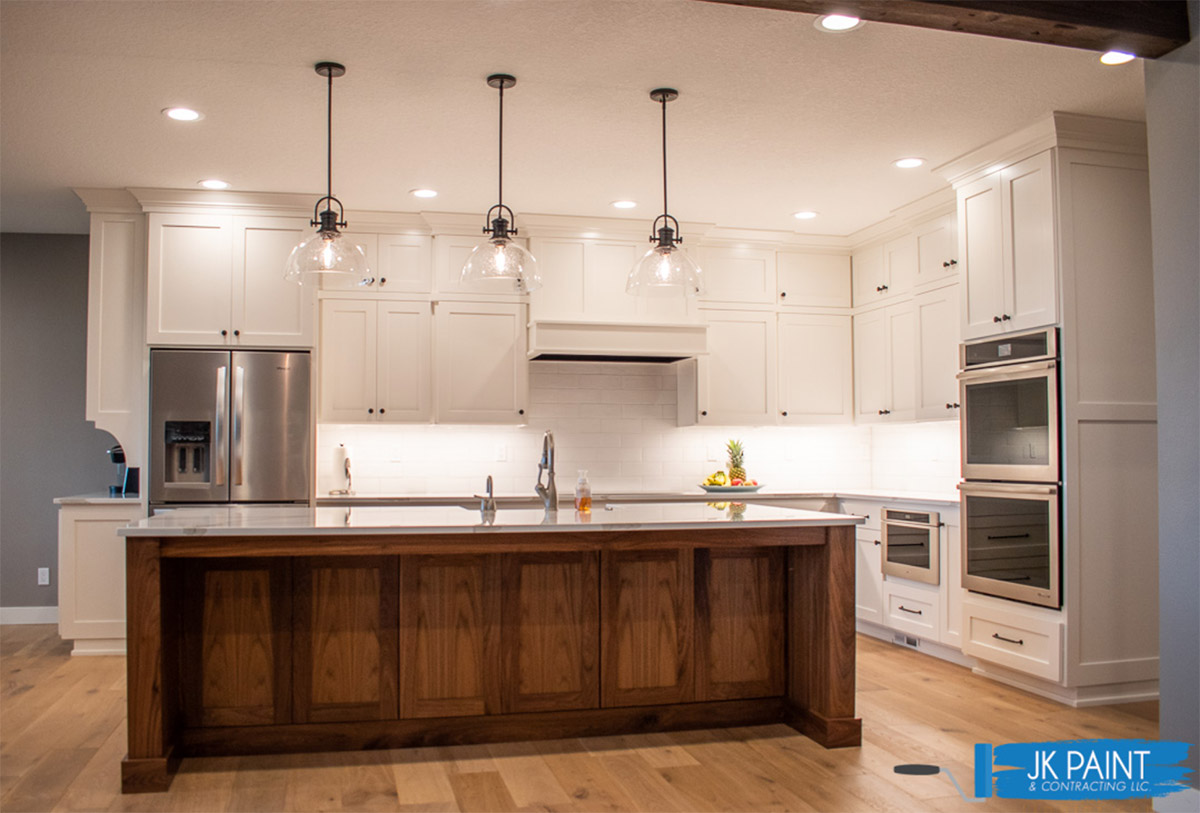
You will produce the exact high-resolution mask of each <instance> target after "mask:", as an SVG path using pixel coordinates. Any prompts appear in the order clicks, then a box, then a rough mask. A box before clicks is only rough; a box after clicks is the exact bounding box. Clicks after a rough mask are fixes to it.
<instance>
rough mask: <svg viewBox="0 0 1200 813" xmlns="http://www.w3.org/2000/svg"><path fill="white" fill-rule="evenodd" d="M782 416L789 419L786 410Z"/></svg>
mask: <svg viewBox="0 0 1200 813" xmlns="http://www.w3.org/2000/svg"><path fill="white" fill-rule="evenodd" d="M781 414H782V415H783V417H785V418H786V417H787V410H786V409H785V410H784V411H783V412H782V413H781Z"/></svg>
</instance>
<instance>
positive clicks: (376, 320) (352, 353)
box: [319, 299, 433, 423]
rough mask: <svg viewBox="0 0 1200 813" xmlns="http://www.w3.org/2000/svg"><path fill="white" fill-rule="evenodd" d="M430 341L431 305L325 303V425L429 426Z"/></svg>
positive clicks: (322, 414)
mask: <svg viewBox="0 0 1200 813" xmlns="http://www.w3.org/2000/svg"><path fill="white" fill-rule="evenodd" d="M430 338H431V327H430V305H429V302H428V301H425V300H418V301H405V300H385V299H379V300H376V299H371V300H363V299H325V300H323V301H322V303H321V359H320V364H321V393H320V413H319V414H320V417H321V420H323V421H329V422H340V423H360V422H364V421H391V422H413V423H415V422H425V421H428V420H429V419H430V417H431V415H432V386H433V385H432V374H431V352H430Z"/></svg>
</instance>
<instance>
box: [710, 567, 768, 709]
mask: <svg viewBox="0 0 1200 813" xmlns="http://www.w3.org/2000/svg"><path fill="white" fill-rule="evenodd" d="M786 563H787V558H786V555H785V551H784V550H783V549H780V548H745V549H742V550H698V551H696V700H735V699H741V698H747V697H778V696H780V695H782V694H783V693H784V686H785V676H786V675H785V671H784V577H785V575H786Z"/></svg>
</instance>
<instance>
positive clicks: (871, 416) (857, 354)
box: [854, 308, 888, 423]
mask: <svg viewBox="0 0 1200 813" xmlns="http://www.w3.org/2000/svg"><path fill="white" fill-rule="evenodd" d="M884 312H885V311H884V309H882V308H881V309H879V310H874V311H870V312H869V313H862V314H859V315H858V316H855V317H854V383H855V386H854V395H855V397H854V401H855V407H854V415H855V420H856V421H858V422H860V423H868V422H871V421H879V420H883V416H884V412H883V410H884V409H885V408H886V405H887V399H888V382H887V375H888V370H887V322H886V320H885V319H884Z"/></svg>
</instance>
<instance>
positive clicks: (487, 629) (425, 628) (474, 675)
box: [400, 554, 501, 717]
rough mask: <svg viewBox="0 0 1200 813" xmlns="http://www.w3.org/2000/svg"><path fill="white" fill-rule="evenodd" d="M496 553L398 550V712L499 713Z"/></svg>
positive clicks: (420, 714)
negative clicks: (403, 553) (432, 553)
mask: <svg viewBox="0 0 1200 813" xmlns="http://www.w3.org/2000/svg"><path fill="white" fill-rule="evenodd" d="M500 598H501V597H500V556H499V555H496V554H490V555H465V556H402V557H401V558H400V674H401V676H402V677H401V682H400V716H401V717H458V716H465V715H479V714H499V713H500V710H501V702H500V666H501V662H500V610H501V601H500Z"/></svg>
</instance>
